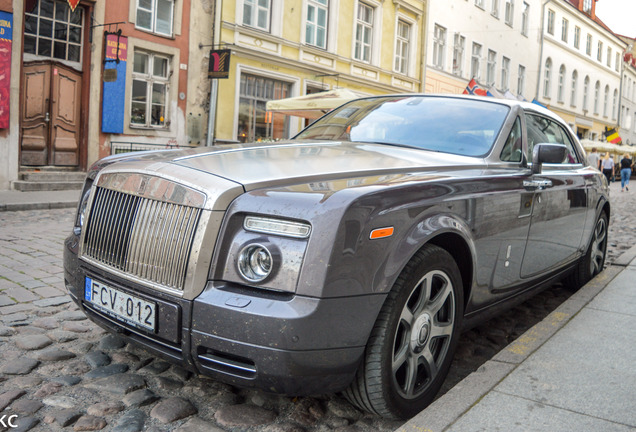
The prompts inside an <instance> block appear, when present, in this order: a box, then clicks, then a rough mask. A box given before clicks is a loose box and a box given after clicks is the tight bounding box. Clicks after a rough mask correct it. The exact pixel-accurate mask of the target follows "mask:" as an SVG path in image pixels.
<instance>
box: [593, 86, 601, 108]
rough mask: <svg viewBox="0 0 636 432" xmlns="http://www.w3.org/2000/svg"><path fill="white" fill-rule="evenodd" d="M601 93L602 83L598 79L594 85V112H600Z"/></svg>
mask: <svg viewBox="0 0 636 432" xmlns="http://www.w3.org/2000/svg"><path fill="white" fill-rule="evenodd" d="M600 93H601V83H600V82H598V81H596V85H595V86H594V114H598V99H599V97H600Z"/></svg>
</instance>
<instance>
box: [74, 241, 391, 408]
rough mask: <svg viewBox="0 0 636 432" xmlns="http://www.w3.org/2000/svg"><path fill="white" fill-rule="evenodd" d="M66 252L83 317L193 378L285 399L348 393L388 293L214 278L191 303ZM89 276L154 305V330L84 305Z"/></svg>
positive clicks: (86, 304)
mask: <svg viewBox="0 0 636 432" xmlns="http://www.w3.org/2000/svg"><path fill="white" fill-rule="evenodd" d="M77 240H78V239H77V237H76V236H73V235H72V236H71V237H69V238H68V239H67V241H66V243H65V248H64V279H65V283H66V286H67V289H68V290H69V293H70V295H71V297H72V298H73V300H74V301H75V302H76V303H77V304H78V306H79V307H80V308H81V309H82V310H83V311H84V313H86V315H87V316H88V317H89V318H90V319H91V320H93V321H94V322H96V323H97V324H99V325H100V326H102V327H104V328H106V329H107V330H109V331H111V332H115V333H118V334H120V335H121V336H123V337H124V338H126V339H127V340H129V341H132V342H135V343H137V344H140V345H143V346H145V347H146V348H147V349H148V350H150V351H152V352H153V353H154V354H156V355H158V356H160V357H162V358H164V359H166V360H168V361H170V362H173V363H176V364H179V365H181V366H182V367H185V368H186V369H189V370H191V371H193V372H195V373H200V374H204V375H208V376H212V377H214V378H216V379H218V380H219V381H222V382H225V383H229V384H232V385H237V386H240V387H256V388H261V389H264V390H266V391H271V392H276V393H282V394H287V395H296V396H301V395H310V394H320V393H331V392H337V391H340V390H343V389H344V388H346V387H347V386H348V384H349V383H350V382H351V381H352V379H353V377H354V375H355V372H356V370H357V367H358V365H359V363H360V361H361V359H362V356H363V353H364V347H365V345H366V341H367V338H368V336H369V333H370V331H371V328H372V326H373V324H374V322H375V318H376V316H375V315H376V314H377V311H378V310H379V309H380V307H381V304H382V302H383V301H384V299H385V296H384V295H369V296H356V297H345V298H333V299H318V298H311V297H303V296H296V295H292V294H288V293H286V294H278V293H275V294H271V293H267V292H264V291H262V290H252V289H247V288H245V287H242V286H237V285H235V284H229V283H225V282H216V281H209V282H208V283H207V285H206V287H205V289H204V290H203V292H202V293H201V294H200V295H199V296H198V297H197V298H195V299H194V300H185V299H181V298H177V297H175V296H170V295H169V294H166V293H163V292H159V291H155V290H151V289H149V288H147V287H144V286H140V285H136V284H134V283H131V282H130V281H126V280H124V279H122V278H119V277H118V276H116V275H112V274H109V273H107V272H105V271H103V270H101V269H99V268H96V267H93V266H90V265H88V264H86V263H84V262H83V261H81V260H79V259H78V257H77ZM86 276H90V277H93V278H96V279H98V280H101V281H103V282H105V283H108V284H109V285H111V286H113V287H115V288H117V289H119V290H122V291H124V292H129V293H131V294H134V295H136V296H141V297H143V298H144V299H146V300H148V301H153V302H156V304H157V310H158V312H157V315H158V320H157V326H156V328H157V330H156V331H155V332H154V333H151V332H149V331H147V330H143V329H139V328H135V327H133V326H130V325H128V324H126V323H123V322H121V321H118V320H117V319H116V318H112V317H110V316H108V315H106V314H104V313H102V312H100V311H98V310H96V309H94V308H92V307H91V305H90V304H88V303H87V302H85V301H84V300H83V289H84V280H85V278H86Z"/></svg>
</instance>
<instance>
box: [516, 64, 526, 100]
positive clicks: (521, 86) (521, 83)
mask: <svg viewBox="0 0 636 432" xmlns="http://www.w3.org/2000/svg"><path fill="white" fill-rule="evenodd" d="M524 91H526V67H525V66H521V65H519V75H517V94H518V95H520V96H522V95H523V92H524Z"/></svg>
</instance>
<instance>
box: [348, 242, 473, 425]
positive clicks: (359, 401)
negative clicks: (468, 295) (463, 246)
mask: <svg viewBox="0 0 636 432" xmlns="http://www.w3.org/2000/svg"><path fill="white" fill-rule="evenodd" d="M463 305H464V302H463V289H462V283H461V275H460V273H459V268H458V267H457V264H456V263H455V261H454V260H453V258H452V256H451V255H450V254H449V253H448V252H446V251H445V250H444V249H441V248H439V247H437V246H434V245H426V246H424V247H423V248H422V249H421V250H420V251H419V252H418V253H417V254H416V255H415V257H414V258H413V259H412V260H411V261H410V262H409V264H408V265H407V266H406V268H405V269H404V270H403V271H402V274H401V275H400V277H399V278H398V280H397V281H396V283H395V285H394V286H393V288H392V290H391V292H390V293H389V295H388V297H387V300H386V302H385V304H384V305H383V307H382V310H381V312H380V314H379V316H378V319H377V321H376V324H375V326H374V328H373V331H372V333H371V337H370V338H369V342H368V344H367V348H366V351H365V358H364V360H363V363H362V365H361V366H360V368H359V369H358V372H357V375H356V378H355V380H354V382H353V383H352V384H351V386H350V387H349V389H347V390H346V391H345V397H347V399H348V400H349V401H350V402H352V403H353V404H354V405H356V406H358V407H359V408H361V409H363V410H366V411H369V412H372V413H375V414H379V415H381V416H383V417H387V418H396V419H404V418H409V417H412V416H413V415H415V414H417V413H418V412H420V411H421V410H422V409H424V407H426V406H427V405H428V404H430V403H431V402H432V401H433V399H434V397H435V395H436V394H437V392H438V391H439V388H440V387H441V385H442V383H443V382H444V379H445V378H446V375H447V373H448V369H449V368H450V364H451V361H452V358H453V354H454V352H455V348H456V346H457V340H458V338H459V332H460V330H461V322H462V317H463V313H464V307H463Z"/></svg>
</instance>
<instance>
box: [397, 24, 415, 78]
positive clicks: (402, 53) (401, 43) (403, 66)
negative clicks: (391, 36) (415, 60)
mask: <svg viewBox="0 0 636 432" xmlns="http://www.w3.org/2000/svg"><path fill="white" fill-rule="evenodd" d="M410 40H411V26H410V25H409V24H408V23H406V22H404V21H402V20H398V24H397V36H396V40H395V70H396V71H397V72H400V73H402V74H407V73H408V70H409V49H410V48H409V45H410V43H409V42H410Z"/></svg>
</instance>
